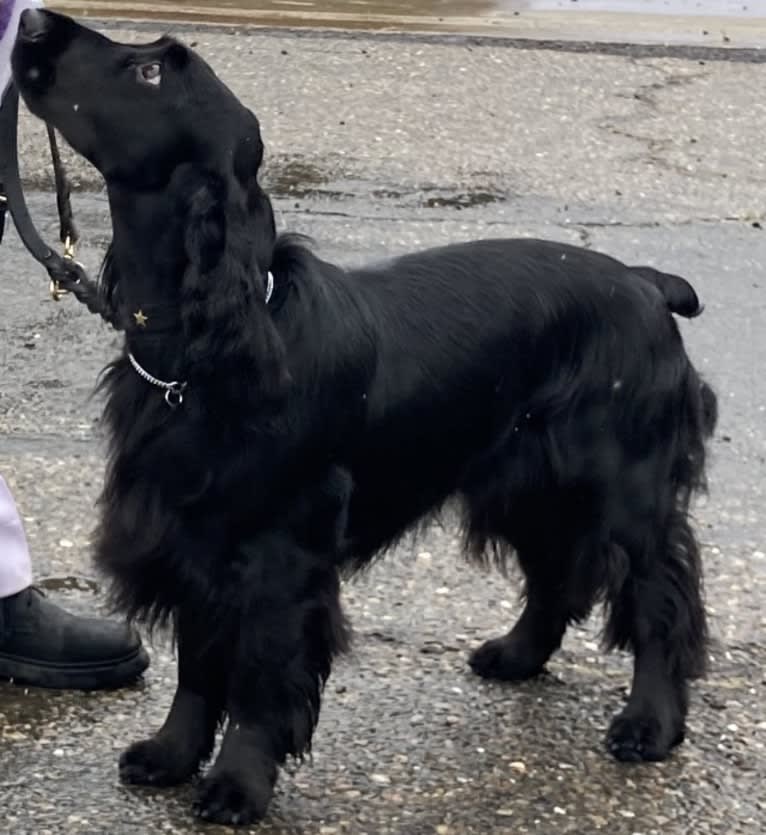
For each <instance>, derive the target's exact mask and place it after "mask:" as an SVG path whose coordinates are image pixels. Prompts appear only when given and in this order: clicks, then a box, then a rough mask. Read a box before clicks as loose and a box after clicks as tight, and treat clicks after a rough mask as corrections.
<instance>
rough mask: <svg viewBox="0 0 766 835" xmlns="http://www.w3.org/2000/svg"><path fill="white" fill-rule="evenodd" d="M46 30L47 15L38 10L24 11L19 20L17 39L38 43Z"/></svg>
mask: <svg viewBox="0 0 766 835" xmlns="http://www.w3.org/2000/svg"><path fill="white" fill-rule="evenodd" d="M47 28H48V15H46V14H45V12H43V11H40V9H26V10H25V11H23V12H22V13H21V19H20V20H19V37H20V38H21V39H22V40H24V41H39V40H40V39H41V38H42V37H43V35H44V34H45V30H46V29H47Z"/></svg>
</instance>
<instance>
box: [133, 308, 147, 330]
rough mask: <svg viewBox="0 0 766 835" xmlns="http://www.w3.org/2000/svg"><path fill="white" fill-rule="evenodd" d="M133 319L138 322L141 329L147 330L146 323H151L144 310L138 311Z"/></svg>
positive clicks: (137, 324)
mask: <svg viewBox="0 0 766 835" xmlns="http://www.w3.org/2000/svg"><path fill="white" fill-rule="evenodd" d="M133 318H134V319H135V320H136V326H137V327H139V328H145V327H146V323H147V322H148V321H149V317H148V316H146V315H145V314H144V311H143V310H138V311H136V312H135V313H134V314H133Z"/></svg>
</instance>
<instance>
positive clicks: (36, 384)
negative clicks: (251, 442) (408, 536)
mask: <svg viewBox="0 0 766 835" xmlns="http://www.w3.org/2000/svg"><path fill="white" fill-rule="evenodd" d="M181 34H183V35H184V37H185V38H186V39H187V40H193V41H195V42H196V43H197V45H198V47H199V48H200V49H201V51H202V52H203V54H205V56H206V57H208V58H209V59H210V60H211V62H212V63H213V64H214V66H215V67H216V69H217V70H218V71H219V72H220V73H221V75H222V76H223V77H224V79H225V80H226V81H227V82H228V83H229V84H230V85H231V86H232V87H233V88H234V89H235V91H236V92H237V93H239V94H240V95H241V96H242V97H243V98H244V99H245V100H246V101H247V102H248V103H249V104H250V105H251V106H252V107H253V108H254V109H255V110H256V112H257V113H258V115H259V117H260V118H261V121H262V127H263V132H264V137H265V140H266V143H267V147H268V162H267V169H266V181H267V184H268V186H269V187H270V190H271V191H272V193H274V194H276V195H277V199H276V201H275V202H276V207H277V209H278V212H279V217H280V222H281V223H282V224H283V225H285V226H289V227H290V228H292V229H297V230H298V231H303V232H307V233H309V234H311V235H313V236H314V237H315V238H316V239H317V240H318V241H319V242H320V243H321V252H322V254H323V255H325V256H327V257H329V258H333V259H337V260H339V261H342V262H344V263H357V262H359V261H361V260H364V259H366V258H375V257H381V256H385V255H388V254H390V253H392V252H396V251H402V250H405V249H410V248H414V247H416V246H424V245H429V244H436V243H441V242H445V241H448V240H459V239H467V238H473V237H480V236H486V235H541V236H545V237H551V238H557V239H560V240H568V241H572V242H581V243H584V244H586V245H588V246H593V247H596V248H598V249H603V250H605V251H608V252H610V253H612V254H614V255H616V256H618V257H622V258H625V259H628V260H633V261H638V260H640V261H643V262H646V263H650V264H654V265H658V266H659V265H661V266H663V267H665V268H667V269H668V270H670V271H679V272H682V273H683V274H685V275H687V276H688V277H689V278H691V279H692V280H693V281H694V283H695V286H696V287H697V288H698V289H699V291H700V293H701V295H702V297H703V299H704V301H705V303H706V306H707V311H706V313H705V315H704V316H703V317H701V318H700V319H698V320H695V321H694V322H690V323H684V332H685V333H686V335H687V337H688V340H689V345H690V350H691V353H692V355H693V357H694V359H695V361H696V362H697V364H698V365H699V366H700V368H702V369H703V370H704V371H705V372H706V373H707V374H708V376H709V377H710V378H711V380H712V381H713V383H714V384H715V385H716V387H717V389H718V391H719V396H720V398H721V408H722V419H721V425H720V430H719V433H718V436H717V438H716V441H715V443H714V452H713V468H712V484H711V495H710V497H709V498H708V499H707V500H705V501H704V502H702V503H701V504H700V505H699V507H698V508H697V517H698V523H699V529H700V532H701V536H702V539H703V542H704V545H705V554H704V556H705V563H706V571H707V598H708V603H709V608H710V612H711V619H712V628H713V636H714V638H713V643H712V646H711V654H712V656H713V663H712V672H711V675H710V676H709V678H708V679H707V680H706V681H704V682H700V683H699V684H698V685H697V686H695V688H694V696H693V704H692V710H691V714H690V721H689V725H690V728H689V738H688V741H687V742H686V743H685V744H684V745H683V746H682V747H681V748H680V749H679V750H678V752H677V754H676V755H675V756H673V757H672V758H671V759H670V760H669V761H668V762H666V763H663V764H659V765H651V766H640V767H630V766H625V765H620V764H618V763H615V762H613V761H611V760H610V759H609V758H608V757H607V756H606V755H605V753H604V751H603V748H602V739H603V734H604V731H605V728H606V726H607V724H608V721H609V717H610V716H611V715H612V713H614V712H615V711H616V710H617V709H618V708H619V705H620V702H621V700H622V699H623V698H624V697H625V688H626V685H627V684H628V681H629V675H630V663H629V659H628V658H626V657H625V656H622V655H619V654H615V655H611V656H608V657H605V656H603V655H602V654H601V653H600V651H599V649H598V629H599V626H600V619H599V618H598V616H594V618H593V620H592V621H591V622H589V623H588V624H586V625H585V626H584V627H583V628H581V629H576V630H571V631H570V633H569V634H568V636H567V639H566V641H565V644H564V648H563V650H562V651H561V652H560V653H559V654H558V655H557V656H556V657H555V659H554V660H553V662H552V663H551V665H550V673H549V674H548V675H546V676H544V677H542V678H540V679H539V680H536V681H534V682H530V683H528V684H525V685H523V686H515V687H510V686H502V685H496V684H489V683H486V682H483V681H480V680H478V679H477V678H475V677H474V676H472V675H471V674H470V672H469V670H468V668H467V664H466V655H467V653H468V652H469V651H470V649H471V648H472V647H473V646H476V645H477V644H478V643H479V642H481V641H482V640H483V639H484V638H486V637H488V636H490V635H493V634H497V633H499V632H500V631H501V630H503V629H505V628H506V627H507V625H508V624H509V623H510V621H511V620H512V619H513V618H514V616H515V615H516V614H517V613H518V610H519V604H518V599H517V588H516V586H515V585H514V584H513V583H508V581H506V580H503V579H501V578H499V577H497V576H495V575H493V574H482V573H481V572H479V571H477V570H475V569H473V568H468V567H466V566H465V565H464V564H463V563H462V562H461V560H460V555H459V552H458V544H457V540H456V536H455V531H454V528H453V526H452V524H451V521H450V519H449V518H445V520H444V522H443V524H442V525H438V526H434V527H432V528H431V529H429V530H428V531H427V533H426V534H425V535H424V537H423V538H421V539H420V540H419V541H417V542H412V543H405V544H404V545H403V546H402V547H400V548H399V549H397V551H396V552H395V553H394V554H393V555H392V556H391V558H390V559H387V560H386V561H384V562H382V563H381V564H379V565H378V566H376V567H375V568H374V569H373V570H371V571H370V572H369V573H368V574H366V575H365V576H363V577H361V578H359V579H358V580H357V581H356V582H354V583H351V584H348V585H347V586H346V588H345V591H344V596H345V600H346V605H347V608H348V611H349V613H350V614H351V617H352V619H353V622H354V625H355V628H356V642H355V648H354V651H353V653H352V654H351V655H350V656H349V657H347V658H346V659H344V660H343V661H342V663H340V664H339V665H338V666H337V669H336V672H335V673H334V675H333V677H332V679H331V680H330V683H329V686H328V690H327V695H326V700H325V705H324V709H323V714H322V719H321V722H320V726H319V730H318V732H317V735H316V738H315V752H314V756H313V758H312V760H311V761H309V762H307V763H306V764H305V765H304V766H303V767H301V768H300V769H295V770H293V771H291V773H289V774H287V775H285V778H284V779H283V780H282V781H281V783H280V787H279V791H278V794H277V798H276V801H275V803H274V806H273V808H272V810H271V813H270V815H269V818H268V820H267V821H266V822H265V823H264V824H263V825H262V826H261V827H260V828H254V830H253V831H258V832H280V833H320V835H332V833H352V834H353V835H364V833H368V835H382V834H383V833H397V834H398V833H402V835H405V834H406V835H410V834H411V833H412V835H420V833H438V835H452V834H453V833H455V835H457V834H458V833H477V835H478V833H485V832H493V833H509V835H510V833H514V835H515V834H516V833H527V832H529V833H532V832H538V833H546V835H548V833H592V832H598V831H601V832H607V833H610V835H639V833H641V834H642V835H650V834H652V835H653V834H654V833H663V835H676V833H678V835H680V833H686V832H694V833H716V835H734V833H761V832H763V831H764V829H766V807H765V804H764V796H763V785H764V778H765V777H766V751H765V750H764V744H765V743H766V721H764V720H765V719H766V716H764V707H763V705H764V691H765V690H766V674H765V673H764V670H766V648H765V645H764V641H763V636H764V626H766V617H765V616H764V610H763V601H764V599H766V594H765V593H766V555H765V554H764V552H765V551H766V542H765V539H766V537H765V536H764V522H763V516H762V513H763V507H764V501H763V490H764V483H766V480H765V479H764V472H765V470H766V464H765V460H766V459H765V456H766V424H765V422H764V412H766V384H764V381H763V378H762V376H761V374H760V368H759V367H758V365H757V358H758V357H759V356H760V357H763V356H764V352H765V351H766V337H765V336H764V330H763V326H762V323H763V322H764V321H765V319H764V315H765V314H766V311H765V310H764V286H765V282H764V278H763V267H764V264H765V263H766V238H764V233H763V231H762V230H761V229H760V227H759V224H760V221H761V219H762V217H763V213H764V208H765V206H764V197H763V195H764V193H766V192H765V191H764V185H765V183H764V179H765V177H764V165H765V164H766V157H764V156H763V155H762V154H760V152H759V150H758V149H759V148H760V147H761V145H762V137H763V135H764V131H765V129H766V112H765V110H764V104H763V102H762V101H761V99H760V98H759V97H758V96H757V95H756V94H757V92H758V91H759V90H762V89H763V87H764V82H765V81H766V67H764V66H762V65H761V64H759V63H757V61H756V62H751V61H746V60H729V61H725V60H707V59H702V58H699V57H698V56H695V57H693V58H686V57H684V53H683V52H680V53H672V54H670V53H657V54H653V55H651V56H650V57H645V55H644V53H639V54H638V55H633V54H631V53H630V51H629V50H628V51H626V53H625V54H622V55H617V54H605V53H602V52H597V51H596V52H584V51H574V52H563V51H551V50H545V49H539V50H534V49H517V48H514V47H512V46H507V45H506V46H503V45H486V46H481V45H471V44H468V43H433V42H428V41H426V40H416V39H404V40H402V39H399V40H397V39H390V38H365V37H354V38H349V37H345V36H328V35H320V34H317V35H316V36H306V35H302V36H298V35H297V34H284V35H274V34H268V33H265V34H263V33H261V34H259V33H251V34H249V35H244V34H241V33H240V34H239V35H237V36H233V35H230V34H227V33H226V32H219V33H212V32H210V31H207V30H198V31H192V30H184V31H182V32H181ZM119 36H120V37H123V38H125V39H133V38H136V39H145V38H146V37H147V32H146V31H145V30H142V31H120V32H119ZM642 56H643V57H642ZM753 57H754V58H757V56H753ZM700 61H703V63H700ZM43 138H44V134H43V133H41V132H40V130H39V127H35V126H33V125H32V124H31V123H30V122H29V121H26V122H25V126H24V139H23V147H24V159H25V164H26V174H27V176H28V180H29V183H30V185H31V186H34V185H38V186H39V185H42V184H44V183H45V181H46V180H45V178H46V177H47V167H48V164H47V161H46V158H45V153H44V152H45V146H44V142H43ZM75 171H76V174H77V177H78V180H79V181H80V183H81V185H82V187H83V189H84V192H83V193H82V194H80V195H78V198H77V201H76V211H77V217H78V220H79V222H80V225H81V227H82V230H83V233H84V238H85V240H84V246H83V249H82V252H81V257H82V258H83V260H84V261H85V262H86V263H87V264H88V265H89V266H91V267H95V266H96V265H97V263H98V260H99V258H100V256H101V254H102V252H103V246H104V243H105V241H106V240H107V239H108V235H109V223H108V212H107V206H106V202H105V199H104V197H103V195H102V194H100V193H98V191H96V187H97V185H98V182H97V180H96V178H94V176H93V173H92V172H91V171H90V170H89V169H87V168H86V167H84V166H77V167H76V169H75ZM32 206H33V210H34V213H35V216H36V217H37V218H39V219H40V222H41V225H42V226H43V228H44V229H45V230H46V232H47V234H48V236H49V238H50V239H53V237H54V231H55V228H56V224H55V218H54V216H53V214H52V207H53V200H52V197H51V195H50V194H48V193H45V192H44V191H42V192H36V193H35V194H34V195H33V199H32ZM2 252H3V256H4V258H3V266H2V275H1V276H0V283H1V284H2V288H3V296H2V301H1V302H0V305H1V307H0V310H1V311H2V316H1V317H0V369H2V372H1V373H2V377H1V378H0V470H1V471H2V472H3V475H4V477H5V478H6V479H7V480H8V481H9V483H10V484H11V485H12V488H13V489H14V491H15V493H16V495H17V498H18V500H19V503H20V506H21V509H22V512H23V515H24V518H25V521H26V525H27V528H28V533H29V538H30V542H31V545H32V548H33V550H34V554H35V569H36V571H37V574H38V576H39V578H40V579H41V581H42V585H43V586H44V587H45V588H46V589H47V590H48V592H49V594H50V595H51V596H53V597H55V598H56V599H57V600H60V601H62V602H63V603H65V604H66V605H67V606H69V607H70V608H72V609H74V610H77V611H80V612H86V611H93V610H99V609H101V607H102V602H103V594H102V589H101V580H100V578H98V577H96V576H95V575H94V573H93V569H92V566H91V564H90V562H89V553H88V539H89V535H90V530H91V527H92V523H93V502H94V499H95V497H96V495H97V492H98V489H99V485H100V482H101V478H102V470H103V455H102V451H101V450H102V447H101V439H100V432H99V427H98V423H97V420H98V414H99V410H100V403H99V401H98V400H93V399H90V393H91V391H92V388H93V384H94V381H95V379H96V376H97V374H98V372H99V370H100V369H101V367H102V366H103V365H104V363H105V361H106V360H107V359H108V358H109V357H110V356H111V355H112V354H113V352H114V350H115V346H116V341H115V338H114V336H113V335H112V334H109V333H108V332H107V331H106V330H105V329H104V328H102V327H101V326H100V325H99V324H98V323H97V322H95V321H94V320H92V319H91V318H89V317H88V316H87V314H86V313H84V312H83V311H82V310H79V309H76V308H75V306H74V303H73V302H72V301H71V300H68V301H65V302H62V303H61V304H59V305H56V304H54V303H53V302H51V301H49V300H48V299H47V298H46V296H45V281H43V278H42V276H41V275H40V271H39V269H37V268H36V266H35V265H34V263H33V262H31V260H30V259H29V257H28V256H26V255H25V254H24V253H23V252H22V250H21V248H20V246H19V244H18V241H17V239H16V236H15V234H13V232H9V233H8V236H7V239H6V242H5V244H4V245H3V250H2ZM759 346H760V347H759ZM152 661H153V663H152V666H151V668H150V669H149V671H148V672H147V675H146V677H145V680H144V682H143V683H141V684H140V685H138V686H136V687H135V688H131V689H127V690H123V691H120V692H118V693H112V694H98V695H79V694H62V693H58V694H57V693H45V692H39V691H34V690H29V691H27V690H25V689H23V688H18V687H13V686H9V685H5V686H2V685H0V739H1V745H0V811H1V812H2V814H0V832H8V833H11V832H12V833H14V835H22V834H25V833H30V835H31V833H34V835H44V833H93V834H94V835H95V833H104V835H106V833H110V835H121V834H122V833H133V832H139V833H146V832H169V833H172V832H178V833H181V832H197V831H199V832H203V831H204V832H210V833H214V832H216V831H225V830H218V829H216V828H215V827H202V826H200V825H198V824H197V823H196V822H195V821H194V820H193V818H192V817H191V815H190V811H189V804H190V799H191V796H192V792H191V789H182V790H174V791H163V792H153V791H144V790H133V789H127V788H123V787H121V786H120V785H119V784H118V782H117V774H116V762H115V761H116V756H117V754H118V752H119V750H120V749H121V748H122V747H123V746H124V745H125V744H126V743H127V742H128V741H131V740H133V739H134V738H137V737H139V736H142V735H144V734H145V733H146V732H147V731H148V730H149V729H151V728H154V727H155V726H156V725H157V724H158V723H159V722H160V721H161V720H162V718H163V717H164V712H165V710H166V709H167V707H168V705H169V701H170V698H171V696H172V692H173V683H174V677H175V673H174V665H173V660H172V657H171V655H170V653H169V651H168V648H167V645H166V644H165V643H164V642H163V641H162V640H161V639H160V640H158V641H157V642H156V643H155V644H154V645H153V646H152Z"/></svg>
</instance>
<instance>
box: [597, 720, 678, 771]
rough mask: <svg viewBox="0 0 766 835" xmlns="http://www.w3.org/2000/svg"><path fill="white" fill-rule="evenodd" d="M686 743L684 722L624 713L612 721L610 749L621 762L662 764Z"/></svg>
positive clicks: (609, 740)
mask: <svg viewBox="0 0 766 835" xmlns="http://www.w3.org/2000/svg"><path fill="white" fill-rule="evenodd" d="M683 739H684V724H683V721H682V720H679V721H675V722H674V721H669V720H668V721H662V720H661V719H660V718H658V717H657V716H655V715H653V714H641V713H628V712H627V711H624V712H623V713H621V714H619V715H618V716H615V718H614V719H613V720H612V724H611V726H610V727H609V733H608V734H607V738H606V745H607V748H608V749H609V752H610V753H611V754H612V756H613V757H615V758H616V759H618V760H620V761H621V762H633V763H637V762H658V761H660V760H664V759H666V758H667V757H668V756H669V755H670V752H671V749H672V748H673V747H675V746H676V745H679V744H680V743H681V742H683Z"/></svg>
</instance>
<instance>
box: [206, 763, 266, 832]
mask: <svg viewBox="0 0 766 835" xmlns="http://www.w3.org/2000/svg"><path fill="white" fill-rule="evenodd" d="M272 793H273V786H272V784H271V782H270V781H269V780H268V779H257V778H255V779H253V778H252V777H251V776H250V775H247V774H242V773H239V772H231V771H221V772H219V773H218V774H216V773H214V772H211V773H210V774H209V775H208V776H207V777H205V778H204V779H203V780H202V782H201V784H200V787H199V793H198V796H197V802H196V804H195V810H196V812H197V815H198V816H199V817H200V818H202V819H203V820H206V821H210V822H212V823H221V824H225V825H228V826H243V825H247V824H251V823H255V822H256V821H259V820H261V818H263V816H264V815H265V814H266V810H267V809H268V807H269V802H270V800H271V795H272Z"/></svg>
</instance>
